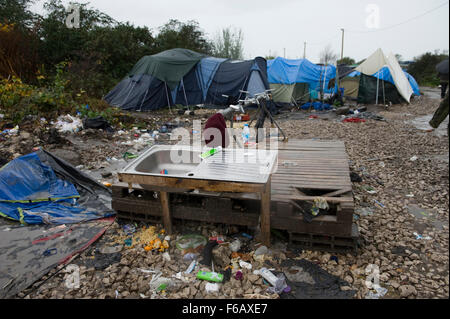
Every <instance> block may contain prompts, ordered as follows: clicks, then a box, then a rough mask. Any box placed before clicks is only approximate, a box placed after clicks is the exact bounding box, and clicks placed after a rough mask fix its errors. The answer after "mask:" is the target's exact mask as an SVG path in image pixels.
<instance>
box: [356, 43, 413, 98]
mask: <svg viewBox="0 0 450 319" xmlns="http://www.w3.org/2000/svg"><path fill="white" fill-rule="evenodd" d="M383 67H387V68H389V71H390V72H391V75H392V78H393V80H394V84H395V86H396V88H397V90H398V92H399V93H400V95H401V96H402V97H403V98H404V99H405V100H406V101H407V102H408V103H409V102H410V101H411V95H412V94H413V89H412V87H411V84H410V83H409V81H408V79H407V77H406V75H405V73H404V72H403V70H402V68H401V67H400V64H399V63H398V61H397V58H396V57H395V55H394V54H392V53H390V54H389V55H387V56H386V55H385V54H384V53H383V51H382V50H381V49H378V50H376V51H375V52H374V53H373V54H372V55H371V56H370V57H368V58H367V60H366V61H364V62H363V63H362V64H361V65H359V66H358V67H357V68H356V71H359V72H361V73H363V74H366V75H370V76H375V77H376V73H377V72H378V71H380V70H381V69H382V68H383Z"/></svg>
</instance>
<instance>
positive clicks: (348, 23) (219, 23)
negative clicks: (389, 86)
mask: <svg viewBox="0 0 450 319" xmlns="http://www.w3.org/2000/svg"><path fill="white" fill-rule="evenodd" d="M43 2H44V1H42V0H38V1H37V2H36V4H35V5H34V6H33V8H32V9H33V10H34V11H36V12H39V13H43V12H44V11H43V8H42V4H43ZM69 2H70V1H68V0H64V1H63V3H64V4H68V3H69ZM76 2H80V3H90V6H91V7H94V8H97V9H99V10H101V11H103V12H105V13H107V14H108V15H110V16H111V17H113V18H114V19H116V20H117V21H121V22H126V21H129V22H131V23H132V24H134V25H136V26H147V27H149V28H150V29H151V30H152V31H154V32H157V30H158V27H160V26H161V25H163V24H164V23H166V22H167V21H168V20H169V19H178V20H180V21H188V20H196V21H198V22H199V24H200V27H201V28H202V29H203V31H204V32H205V33H206V34H207V36H208V37H209V38H213V37H214V36H215V34H216V33H217V32H218V31H219V30H220V29H221V28H223V27H227V26H232V27H236V28H241V29H242V31H243V33H244V48H245V58H253V57H255V56H266V55H269V54H271V55H278V56H283V55H284V52H286V57H287V58H292V59H296V58H302V57H303V47H304V42H305V41H306V42H307V46H306V57H307V58H308V59H309V60H311V61H313V62H319V56H320V52H321V51H322V50H323V49H324V47H325V46H327V45H330V46H331V47H332V49H333V50H334V52H335V53H336V54H339V55H340V52H341V31H340V29H341V28H344V29H345V30H346V31H345V43H344V56H350V57H352V58H354V59H355V60H356V61H359V60H362V59H363V58H366V57H367V56H369V55H370V54H371V53H372V52H373V51H375V50H376V49H377V48H382V49H383V51H385V53H386V54H387V53H389V52H393V53H395V54H400V55H402V57H403V60H410V59H412V58H414V57H415V56H418V55H420V54H422V53H425V52H429V51H431V52H434V50H441V51H443V50H448V49H449V4H448V3H449V2H448V0H427V1H424V0H341V1H333V0H315V1H314V0H190V1H187V0H165V1H154V0H91V1H84V0H78V1H76ZM370 5H376V6H377V7H378V8H379V28H378V29H370V28H368V27H367V25H368V24H367V21H369V26H370V23H372V25H373V23H374V22H373V21H375V20H373V19H372V18H373V17H374V16H375V15H374V14H376V12H375V11H370V10H369V8H370ZM441 5H442V6H441ZM368 6H369V8H368ZM439 6H441V7H439ZM438 7H439V8H438ZM435 8H438V9H436V10H433V11H431V10H432V9H435ZM368 10H369V11H368ZM371 21H372V22H371Z"/></svg>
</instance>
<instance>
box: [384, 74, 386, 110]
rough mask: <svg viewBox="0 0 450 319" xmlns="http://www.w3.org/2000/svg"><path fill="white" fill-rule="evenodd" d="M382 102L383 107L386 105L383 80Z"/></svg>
mask: <svg viewBox="0 0 450 319" xmlns="http://www.w3.org/2000/svg"><path fill="white" fill-rule="evenodd" d="M383 102H384V105H386V94H385V91H384V80H383Z"/></svg>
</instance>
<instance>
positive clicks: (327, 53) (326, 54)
mask: <svg viewBox="0 0 450 319" xmlns="http://www.w3.org/2000/svg"><path fill="white" fill-rule="evenodd" d="M337 58H338V55H337V54H336V53H334V52H333V49H332V48H331V45H327V46H326V47H325V48H324V49H323V51H322V52H320V63H322V64H325V65H328V64H332V63H335V62H336V60H337Z"/></svg>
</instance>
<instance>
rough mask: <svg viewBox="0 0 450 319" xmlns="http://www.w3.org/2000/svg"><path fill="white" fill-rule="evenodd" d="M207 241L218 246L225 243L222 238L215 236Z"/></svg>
mask: <svg viewBox="0 0 450 319" xmlns="http://www.w3.org/2000/svg"><path fill="white" fill-rule="evenodd" d="M209 241H215V242H217V243H218V244H223V243H224V242H225V238H224V237H223V236H215V237H210V238H209Z"/></svg>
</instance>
